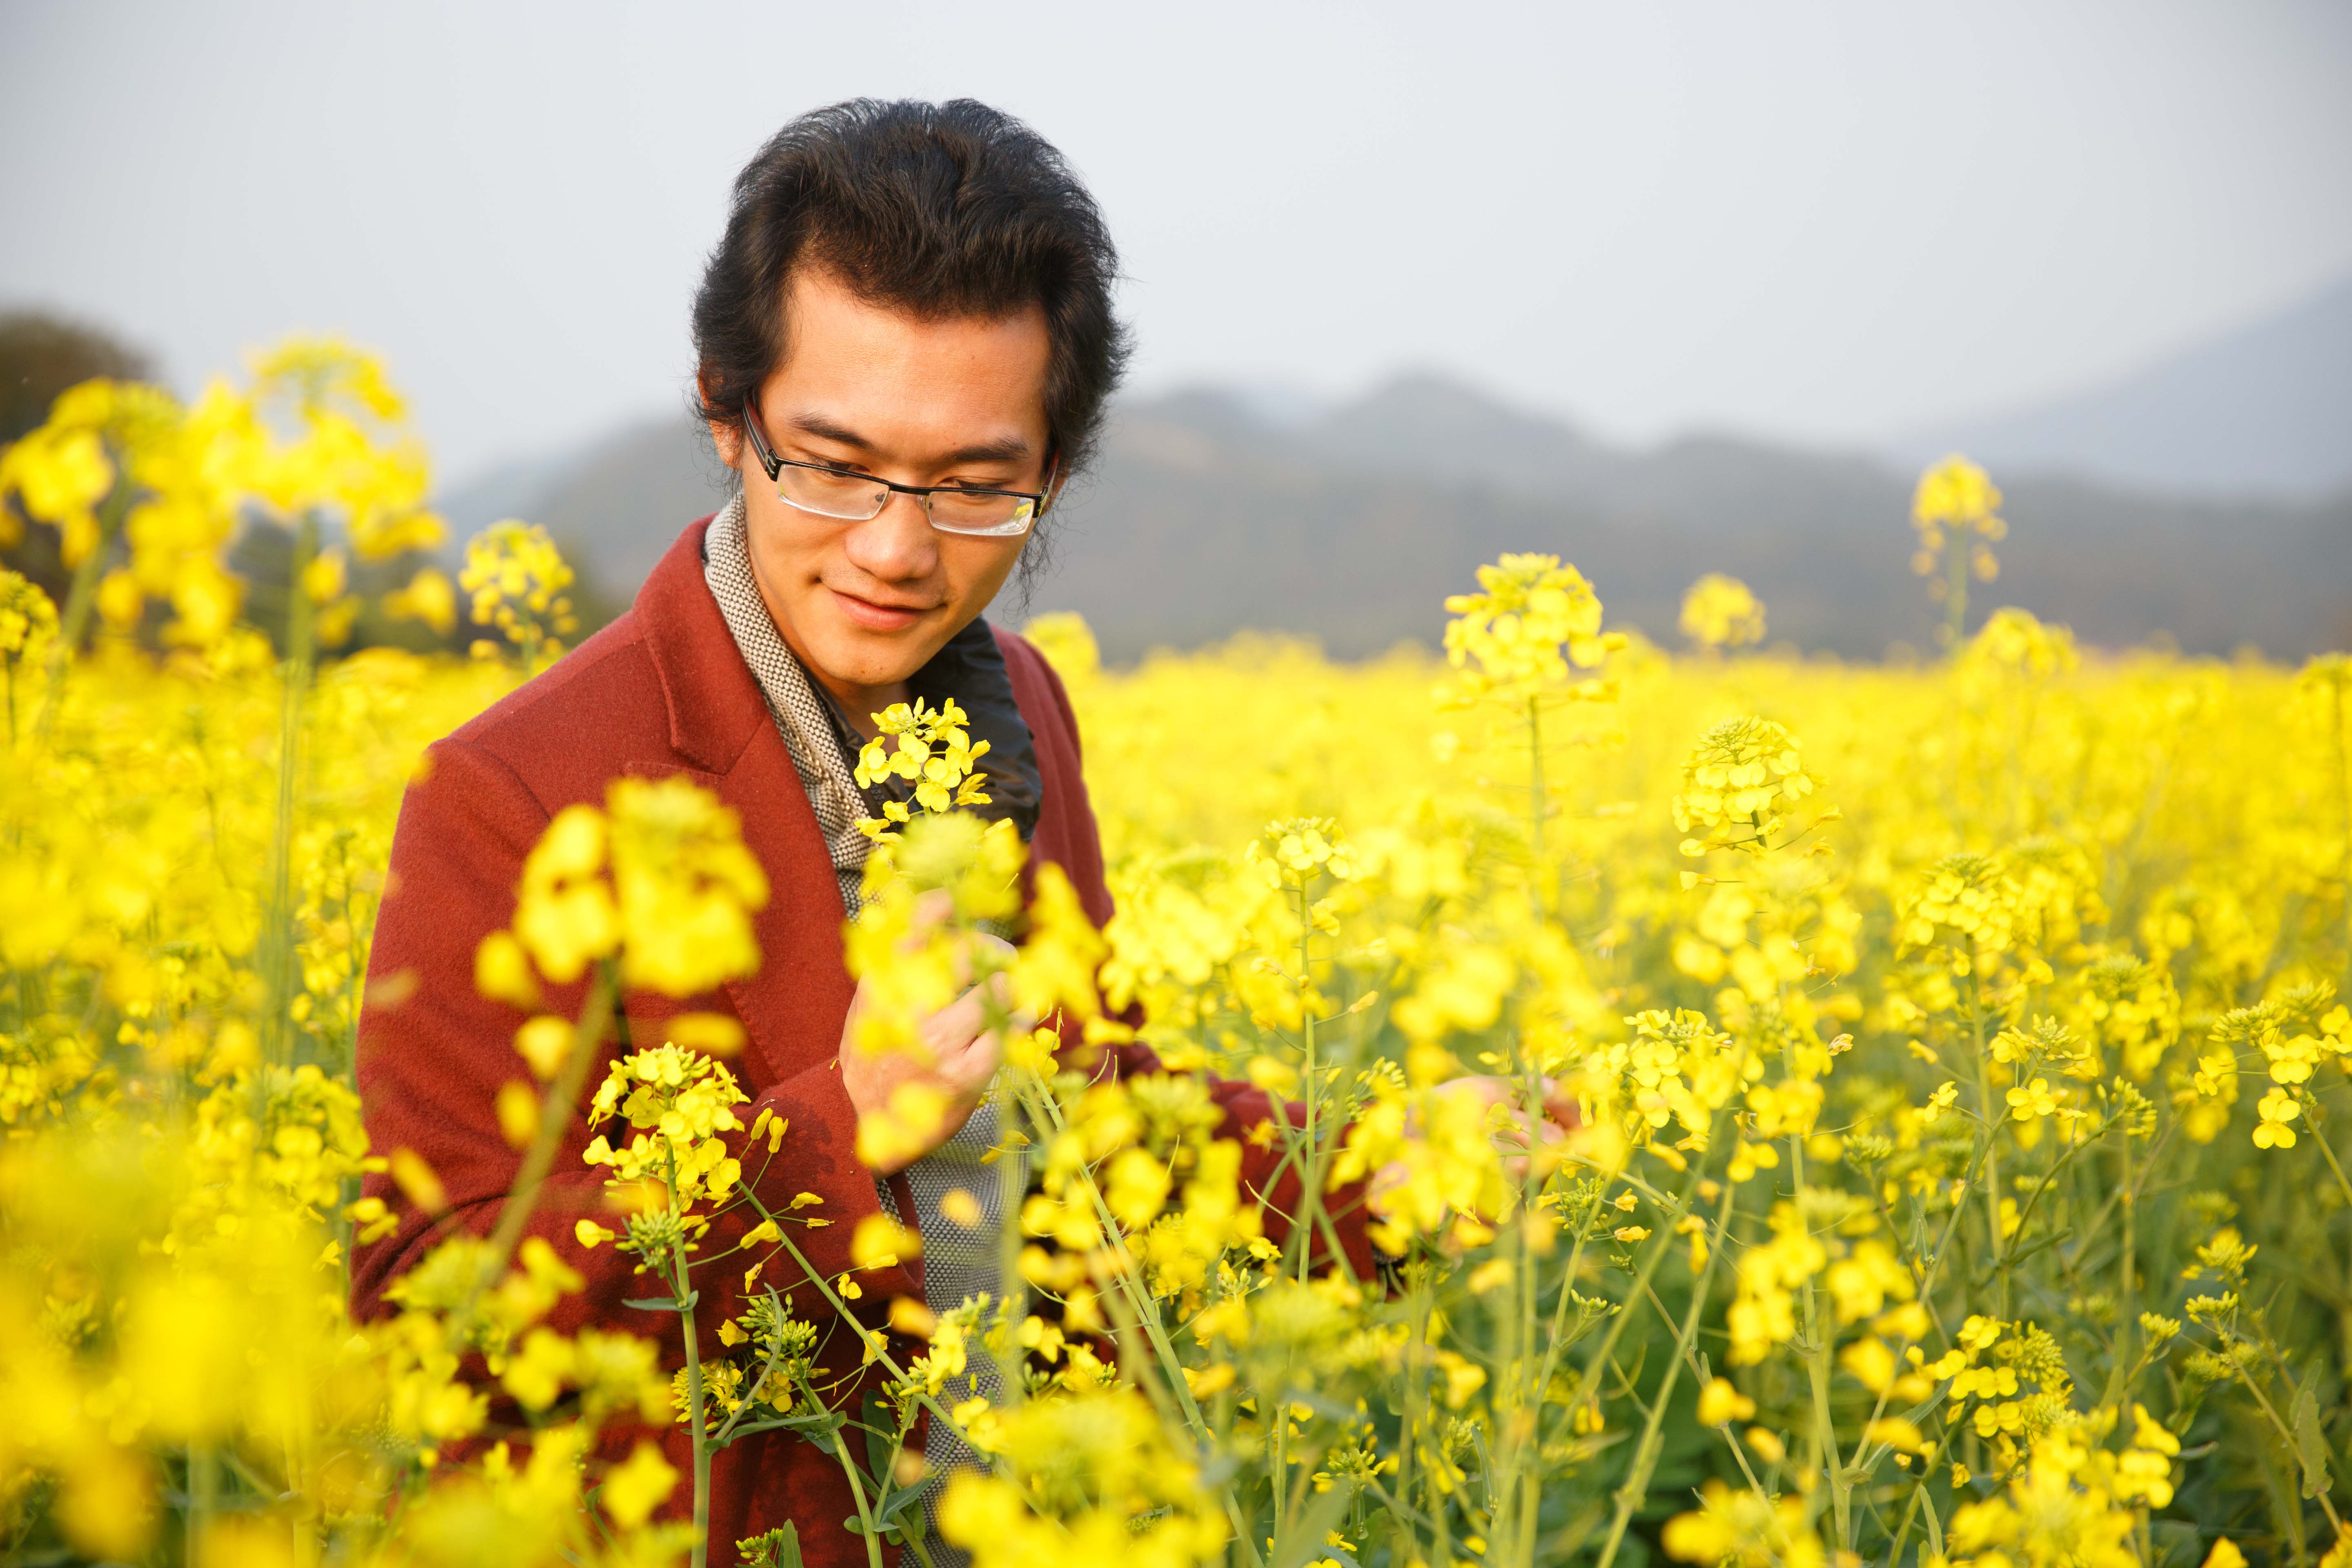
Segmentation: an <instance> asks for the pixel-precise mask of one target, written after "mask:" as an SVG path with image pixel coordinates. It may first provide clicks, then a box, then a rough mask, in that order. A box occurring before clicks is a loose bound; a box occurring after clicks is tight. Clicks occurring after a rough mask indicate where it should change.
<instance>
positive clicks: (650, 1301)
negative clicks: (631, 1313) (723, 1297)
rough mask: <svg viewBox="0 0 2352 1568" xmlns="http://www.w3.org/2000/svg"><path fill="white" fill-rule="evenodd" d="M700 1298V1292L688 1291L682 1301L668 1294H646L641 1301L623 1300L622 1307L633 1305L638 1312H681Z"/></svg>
mask: <svg viewBox="0 0 2352 1568" xmlns="http://www.w3.org/2000/svg"><path fill="white" fill-rule="evenodd" d="M701 1299H702V1292H701V1291H699V1290H696V1291H694V1292H692V1293H690V1294H689V1295H688V1297H687V1299H686V1300H684V1301H679V1300H676V1299H675V1298H673V1297H669V1296H648V1297H646V1299H645V1300H641V1301H624V1302H622V1303H621V1305H622V1306H624V1307H635V1309H636V1310H638V1311H640V1312H683V1311H685V1310H687V1308H688V1307H691V1306H693V1305H694V1304H695V1303H696V1302H697V1301H698V1300H701Z"/></svg>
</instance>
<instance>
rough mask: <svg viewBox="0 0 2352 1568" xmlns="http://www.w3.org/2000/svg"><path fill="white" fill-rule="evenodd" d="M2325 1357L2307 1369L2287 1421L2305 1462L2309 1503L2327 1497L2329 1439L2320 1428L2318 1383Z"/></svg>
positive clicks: (2305, 1482)
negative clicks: (2314, 1499) (2291, 1427)
mask: <svg viewBox="0 0 2352 1568" xmlns="http://www.w3.org/2000/svg"><path fill="white" fill-rule="evenodd" d="M2326 1370H2327V1369H2326V1365H2325V1364H2324V1362H2323V1360H2322V1358H2319V1357H2314V1358H2313V1359H2312V1363H2311V1364H2310V1365H2309V1366H2307V1367H2305V1369H2304V1373H2303V1384H2302V1386H2300V1387H2298V1388H2297V1389H2296V1390H2295V1391H2294V1405H2293V1406H2292V1407H2291V1408H2290V1410H2289V1411H2288V1414H2287V1421H2288V1424H2289V1425H2290V1426H2293V1427H2294V1448H2295V1458H2298V1459H2300V1460H2302V1461H2303V1495H2304V1498H2305V1500H2306V1501H2308V1500H2310V1499H2312V1498H2315V1497H2322V1496H2325V1495H2326V1492H2327V1489H2328V1488H2329V1485H2330V1482H2329V1480H2328V1476H2327V1458H2328V1455H2327V1436H2326V1433H2324V1432H2322V1431H2320V1429H2319V1380H2320V1379H2321V1378H2322V1377H2323V1376H2325V1375H2326Z"/></svg>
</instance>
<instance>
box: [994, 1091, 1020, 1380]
mask: <svg viewBox="0 0 2352 1568" xmlns="http://www.w3.org/2000/svg"><path fill="white" fill-rule="evenodd" d="M990 1092H991V1093H992V1094H993V1095H994V1096H995V1099H996V1131H997V1138H998V1143H997V1147H998V1149H999V1150H1000V1151H1001V1152H999V1153H998V1155H997V1157H996V1159H997V1164H998V1167H999V1169H998V1171H997V1173H996V1181H997V1208H998V1211H999V1213H1000V1215H1001V1219H1002V1222H1001V1223H1000V1224H999V1225H998V1226H997V1227H996V1286H997V1290H998V1293H999V1294H1000V1295H1001V1296H1002V1297H1003V1301H1004V1322H1005V1346H1004V1363H1003V1365H1002V1366H1000V1367H999V1368H998V1369H997V1371H998V1377H997V1384H998V1386H999V1387H1001V1388H1002V1389H1003V1391H1004V1403H1005V1405H1007V1406H1009V1407H1011V1408H1013V1409H1016V1410H1017V1409H1019V1408H1020V1406H1021V1404H1022V1402H1023V1401H1024V1399H1026V1398H1027V1397H1028V1391H1027V1390H1026V1389H1025V1388H1024V1387H1023V1386H1022V1378H1021V1372H1022V1367H1023V1364H1024V1361H1025V1359H1026V1358H1025V1355H1024V1352H1023V1350H1022V1348H1021V1342H1020V1337H1019V1336H1020V1333H1021V1325H1022V1324H1023V1323H1024V1321H1027V1320H1028V1316H1029V1281H1028V1280H1027V1279H1024V1278H1023V1276H1022V1273H1021V1200H1022V1199H1023V1197H1024V1195H1025V1192H1024V1187H1025V1183H1024V1180H1023V1177H1024V1166H1025V1165H1026V1164H1027V1163H1028V1162H1027V1161H1026V1160H1025V1159H1024V1157H1023V1149H1022V1148H1020V1147H1016V1146H1015V1144H1014V1142H1013V1139H1014V1137H1015V1135H1016V1131H1017V1124H1018V1121H1019V1118H1018V1115H1017V1112H1018V1111H1019V1110H1020V1108H1021V1102H1020V1098H1019V1096H1018V1095H1016V1094H1015V1093H1014V1091H1013V1075H1012V1073H1011V1072H1000V1073H998V1074H997V1077H996V1083H995V1086H994V1087H993V1088H992V1090H991V1091H990Z"/></svg>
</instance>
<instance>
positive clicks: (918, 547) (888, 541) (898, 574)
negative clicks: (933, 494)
mask: <svg viewBox="0 0 2352 1568" xmlns="http://www.w3.org/2000/svg"><path fill="white" fill-rule="evenodd" d="M843 549H844V551H845V553H846V554H847V555H848V557H849V560H850V563H851V564H852V565H854V566H856V567H857V568H858V570H860V571H862V572H867V573H871V574H873V575H875V576H877V577H879V578H881V579H882V580H883V581H885V582H891V583H903V582H907V581H909V580H911V579H914V578H919V577H928V576H929V575H930V574H931V570H932V568H933V567H934V566H936V565H937V564H938V563H939V558H940V546H939V535H938V534H937V533H936V532H935V531H933V530H932V528H931V518H930V514H929V512H928V511H926V510H923V498H922V497H920V496H910V495H908V494H907V493H906V492H904V491H903V490H892V491H891V492H890V499H889V500H887V501H885V502H884V503H883V506H882V510H881V511H880V512H878V513H877V514H876V515H875V516H874V517H871V518H869V519H867V520H866V521H864V522H861V523H859V524H858V525H857V526H856V528H853V529H851V530H850V531H849V537H848V538H847V539H846V540H845V541H844V542H843Z"/></svg>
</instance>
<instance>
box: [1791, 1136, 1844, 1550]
mask: <svg viewBox="0 0 2352 1568" xmlns="http://www.w3.org/2000/svg"><path fill="white" fill-rule="evenodd" d="M1789 1179H1790V1184H1791V1185H1792V1186H1793V1188H1794V1189H1795V1192H1794V1195H1795V1198H1796V1202H1797V1205H1798V1206H1799V1208H1800V1210H1801V1209H1802V1207H1803V1205H1804V1201H1805V1140H1804V1138H1803V1137H1802V1136H1801V1134H1798V1133H1793V1132H1792V1133H1790V1135H1789ZM1803 1301H1804V1309H1805V1340H1806V1343H1807V1346H1808V1348H1809V1352H1810V1353H1808V1354H1807V1356H1806V1357H1805V1377H1806V1382H1807V1384H1809V1385H1810V1386H1811V1391H1812V1405H1813V1441H1814V1444H1815V1446H1816V1447H1817V1448H1818V1449H1819V1451H1820V1454H1821V1461H1822V1469H1823V1470H1824V1471H1826V1472H1827V1473H1828V1479H1829V1487H1830V1510H1831V1517H1832V1520H1833V1521H1834V1522H1835V1523H1836V1526H1837V1544H1838V1545H1839V1546H1840V1547H1842V1548H1843V1549H1845V1550H1847V1551H1852V1550H1853V1487H1852V1484H1851V1483H1849V1482H1848V1481H1847V1479H1846V1478H1845V1471H1844V1468H1843V1466H1841V1465H1840V1464H1839V1463H1838V1438H1837V1423H1836V1422H1835V1420H1834V1419H1833V1418H1832V1415H1831V1414H1830V1342H1831V1341H1832V1339H1834V1338H1836V1331H1834V1330H1833V1329H1832V1328H1831V1327H1830V1326H1829V1325H1828V1323H1827V1322H1826V1321H1824V1320H1823V1318H1822V1310H1821V1292H1820V1289H1818V1287H1816V1286H1815V1285H1814V1283H1813V1281H1812V1280H1811V1279H1808V1280H1806V1281H1805V1285H1804V1295H1803Z"/></svg>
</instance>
